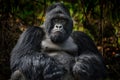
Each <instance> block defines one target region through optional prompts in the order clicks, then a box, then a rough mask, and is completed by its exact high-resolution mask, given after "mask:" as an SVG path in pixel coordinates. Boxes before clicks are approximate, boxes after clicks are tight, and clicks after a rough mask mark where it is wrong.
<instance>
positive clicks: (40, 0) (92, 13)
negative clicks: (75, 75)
mask: <svg viewBox="0 0 120 80" xmlns="http://www.w3.org/2000/svg"><path fill="white" fill-rule="evenodd" d="M58 1H61V0H19V1H17V0H0V80H7V79H9V77H10V67H9V63H10V62H9V57H10V52H11V50H12V48H13V47H14V45H15V43H16V41H17V39H18V37H19V35H20V34H21V32H22V31H24V30H25V29H26V28H27V27H28V26H31V25H35V26H40V25H42V23H43V21H44V15H45V10H46V8H47V7H48V6H49V5H51V4H52V3H54V2H58ZM62 2H64V3H65V4H66V6H67V7H68V8H69V10H70V13H71V16H72V18H73V21H74V30H81V31H83V32H85V33H87V34H88V35H90V36H91V38H92V39H93V40H94V41H95V43H96V45H97V46H98V49H99V50H100V51H101V53H102V54H103V57H104V58H105V63H106V66H107V69H108V77H107V79H108V80H118V79H120V67H119V66H120V0H63V1H62Z"/></svg>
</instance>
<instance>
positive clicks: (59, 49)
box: [42, 37, 78, 64]
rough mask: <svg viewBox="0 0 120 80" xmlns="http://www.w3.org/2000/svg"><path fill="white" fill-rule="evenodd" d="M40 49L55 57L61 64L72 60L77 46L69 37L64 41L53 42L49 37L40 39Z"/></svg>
mask: <svg viewBox="0 0 120 80" xmlns="http://www.w3.org/2000/svg"><path fill="white" fill-rule="evenodd" d="M42 50H43V52H45V53H46V54H48V55H49V56H51V57H53V58H55V59H56V60H58V61H59V62H60V63H62V64H69V63H71V62H73V60H74V57H73V56H72V55H76V54H77V51H78V48H77V45H76V44H75V43H74V41H73V39H72V38H71V37H69V38H68V40H66V41H65V42H64V43H59V44H55V43H53V42H52V41H51V40H50V39H45V40H43V41H42Z"/></svg>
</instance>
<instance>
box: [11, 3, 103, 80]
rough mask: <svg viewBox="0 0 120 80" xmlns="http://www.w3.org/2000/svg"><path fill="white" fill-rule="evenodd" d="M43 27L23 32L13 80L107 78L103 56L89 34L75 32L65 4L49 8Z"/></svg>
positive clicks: (15, 53) (13, 62)
mask: <svg viewBox="0 0 120 80" xmlns="http://www.w3.org/2000/svg"><path fill="white" fill-rule="evenodd" d="M45 19H46V20H45V22H44V24H43V25H42V28H40V27H30V28H28V29H27V30H26V31H24V32H23V33H22V35H21V36H20V38H19V40H18V42H17V44H16V46H15V47H14V49H13V51H12V54H11V70H12V76H11V80H97V79H102V78H104V76H105V65H104V64H103V59H102V56H101V54H100V53H99V52H98V50H97V48H96V46H95V44H94V43H93V41H92V40H91V39H90V37H88V36H87V35H86V34H84V33H83V32H80V31H74V32H72V30H73V21H72V18H71V16H70V13H69V11H68V9H67V8H66V7H65V6H64V5H63V4H62V3H55V4H53V5H52V6H50V7H49V8H48V9H47V11H46V15H45Z"/></svg>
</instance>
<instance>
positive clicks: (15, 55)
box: [11, 27, 64, 80]
mask: <svg viewBox="0 0 120 80" xmlns="http://www.w3.org/2000/svg"><path fill="white" fill-rule="evenodd" d="M43 36H44V32H43V30H42V29H41V28H39V27H30V28H28V29H27V30H26V31H24V32H23V33H22V35H21V36H20V38H19V40H18V42H17V44H16V46H15V47H14V49H13V51H12V53H11V70H12V73H13V75H14V76H16V75H17V76H21V74H20V75H19V74H18V73H16V74H15V73H14V72H15V71H17V70H19V71H20V72H21V73H23V75H24V76H25V78H26V80H56V79H57V78H59V77H61V75H63V74H64V71H63V68H62V66H61V65H60V64H58V63H57V62H56V61H55V60H54V59H52V58H50V57H49V56H47V55H46V54H45V53H42V52H41V41H42V39H43ZM22 77H23V76H22ZM13 79H14V77H13V78H12V79H11V80H13ZM15 80H18V79H17V78H16V79H15ZM21 80H23V79H21Z"/></svg>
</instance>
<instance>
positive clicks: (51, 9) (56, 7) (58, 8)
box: [46, 3, 70, 16]
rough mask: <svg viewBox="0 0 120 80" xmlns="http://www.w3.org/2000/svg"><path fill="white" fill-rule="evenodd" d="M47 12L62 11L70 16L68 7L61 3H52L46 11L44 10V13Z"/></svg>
mask: <svg viewBox="0 0 120 80" xmlns="http://www.w3.org/2000/svg"><path fill="white" fill-rule="evenodd" d="M48 13H49V14H51V13H52V14H53V13H64V14H66V15H68V16H70V12H69V10H68V8H66V6H65V5H64V4H63V3H55V4H53V5H51V6H50V7H48V9H47V11H46V15H48Z"/></svg>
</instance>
